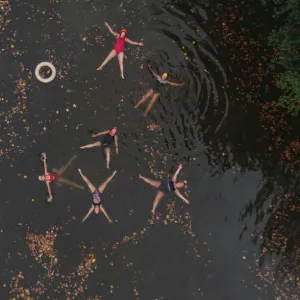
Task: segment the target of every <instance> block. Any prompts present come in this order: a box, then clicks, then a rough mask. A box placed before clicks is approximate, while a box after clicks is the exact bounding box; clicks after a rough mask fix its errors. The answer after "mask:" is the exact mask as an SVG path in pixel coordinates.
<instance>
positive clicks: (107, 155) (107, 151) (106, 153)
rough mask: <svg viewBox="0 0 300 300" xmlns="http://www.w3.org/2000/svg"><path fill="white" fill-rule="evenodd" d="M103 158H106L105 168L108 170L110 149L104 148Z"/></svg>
mask: <svg viewBox="0 0 300 300" xmlns="http://www.w3.org/2000/svg"><path fill="white" fill-rule="evenodd" d="M104 151H105V156H106V168H107V169H109V163H110V148H104Z"/></svg>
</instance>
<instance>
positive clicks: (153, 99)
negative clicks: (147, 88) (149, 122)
mask: <svg viewBox="0 0 300 300" xmlns="http://www.w3.org/2000/svg"><path fill="white" fill-rule="evenodd" d="M158 97H159V93H155V94H154V95H153V97H152V99H151V100H150V103H149V105H148V107H147V109H146V111H145V112H144V116H145V117H146V116H147V114H148V112H149V110H150V109H151V107H152V106H153V104H154V103H155V101H156V100H157V99H158Z"/></svg>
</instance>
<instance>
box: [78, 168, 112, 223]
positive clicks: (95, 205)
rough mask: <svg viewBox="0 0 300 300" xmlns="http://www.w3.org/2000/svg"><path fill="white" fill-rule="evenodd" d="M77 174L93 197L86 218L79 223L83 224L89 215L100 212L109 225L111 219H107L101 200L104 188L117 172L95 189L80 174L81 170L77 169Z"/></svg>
mask: <svg viewBox="0 0 300 300" xmlns="http://www.w3.org/2000/svg"><path fill="white" fill-rule="evenodd" d="M78 172H79V173H80V175H81V177H82V179H83V180H84V181H85V183H86V184H87V185H88V187H89V189H90V191H91V193H92V196H93V202H92V206H91V208H90V210H89V211H88V213H87V214H86V216H85V217H84V218H83V220H82V221H81V222H84V221H85V220H86V219H87V218H88V217H89V216H90V214H91V213H92V212H93V211H94V212H95V214H99V212H100V210H101V211H102V213H103V214H104V215H105V217H106V218H107V220H108V222H109V223H112V222H113V221H112V219H111V218H110V217H109V215H108V214H107V212H106V211H105V209H104V207H103V205H102V198H103V192H104V190H105V188H106V187H107V185H108V184H109V183H110V182H111V180H112V179H113V178H114V176H115V175H116V173H117V171H114V172H113V174H112V175H111V176H109V177H108V178H107V179H106V180H105V181H104V182H103V183H102V184H101V185H100V186H99V187H98V188H96V187H95V186H94V185H93V184H92V183H91V182H90V181H89V180H88V178H87V177H86V176H85V175H83V174H82V171H81V169H78Z"/></svg>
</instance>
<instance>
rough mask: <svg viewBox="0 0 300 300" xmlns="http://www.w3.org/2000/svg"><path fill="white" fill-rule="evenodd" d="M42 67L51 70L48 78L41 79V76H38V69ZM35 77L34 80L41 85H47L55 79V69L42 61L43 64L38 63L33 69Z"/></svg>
mask: <svg viewBox="0 0 300 300" xmlns="http://www.w3.org/2000/svg"><path fill="white" fill-rule="evenodd" d="M42 67H49V68H50V69H51V71H52V74H51V76H50V77H49V78H43V77H41V75H40V69H41V68H42ZM35 76H36V78H37V79H38V80H39V81H41V82H43V83H48V82H51V81H52V80H53V79H54V78H55V76H56V69H55V67H54V66H53V65H52V64H51V63H49V62H47V61H43V62H41V63H39V64H38V65H37V66H36V68H35Z"/></svg>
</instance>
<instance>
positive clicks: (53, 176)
mask: <svg viewBox="0 0 300 300" xmlns="http://www.w3.org/2000/svg"><path fill="white" fill-rule="evenodd" d="M45 177H46V180H47V181H48V182H52V181H57V180H58V177H59V176H58V175H57V174H55V173H48V174H46V176H45Z"/></svg>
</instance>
